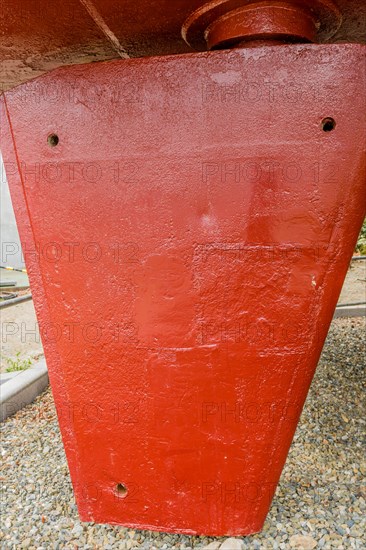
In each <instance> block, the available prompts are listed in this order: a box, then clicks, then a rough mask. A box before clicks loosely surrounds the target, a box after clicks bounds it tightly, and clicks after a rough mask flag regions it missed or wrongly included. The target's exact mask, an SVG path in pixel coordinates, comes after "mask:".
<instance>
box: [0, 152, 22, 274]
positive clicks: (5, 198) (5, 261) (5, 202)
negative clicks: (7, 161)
mask: <svg viewBox="0 0 366 550" xmlns="http://www.w3.org/2000/svg"><path fill="white" fill-rule="evenodd" d="M0 222H1V223H0V245H1V251H0V256H1V257H0V265H2V266H4V265H9V266H12V267H16V268H23V267H24V260H23V256H22V251H21V246H20V239H19V233H18V229H17V225H16V221H15V216H14V210H13V205H12V202H11V198H10V193H9V187H8V182H7V179H6V174H5V168H4V164H3V159H2V156H1V153H0Z"/></svg>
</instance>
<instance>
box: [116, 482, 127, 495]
mask: <svg viewBox="0 0 366 550" xmlns="http://www.w3.org/2000/svg"><path fill="white" fill-rule="evenodd" d="M116 493H117V495H118V496H119V497H121V498H125V497H126V496H127V493H128V489H127V487H126V485H123V483H117V485H116Z"/></svg>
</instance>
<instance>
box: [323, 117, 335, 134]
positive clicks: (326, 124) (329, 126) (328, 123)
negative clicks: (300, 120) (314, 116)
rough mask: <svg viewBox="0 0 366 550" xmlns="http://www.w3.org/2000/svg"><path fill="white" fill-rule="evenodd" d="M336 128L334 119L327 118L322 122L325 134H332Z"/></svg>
mask: <svg viewBox="0 0 366 550" xmlns="http://www.w3.org/2000/svg"><path fill="white" fill-rule="evenodd" d="M335 127H336V121H335V120H334V118H330V117H327V118H324V119H323V120H322V128H323V132H331V131H332V130H334V128H335Z"/></svg>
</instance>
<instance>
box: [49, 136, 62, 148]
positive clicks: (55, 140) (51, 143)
mask: <svg viewBox="0 0 366 550" xmlns="http://www.w3.org/2000/svg"><path fill="white" fill-rule="evenodd" d="M59 141H60V140H59V137H58V135H57V134H50V135H49V136H48V138H47V142H48V145H49V146H50V147H56V145H58V142H59Z"/></svg>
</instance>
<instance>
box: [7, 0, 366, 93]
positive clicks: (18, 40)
mask: <svg viewBox="0 0 366 550" xmlns="http://www.w3.org/2000/svg"><path fill="white" fill-rule="evenodd" d="M304 2H305V0H302V3H304ZM218 3H220V4H222V3H224V4H229V3H230V4H233V0H215V1H212V2H210V4H211V5H214V4H218ZM234 3H235V0H234ZM246 3H248V0H240V2H239V1H236V4H237V6H239V5H243V4H246ZM296 3H297V4H299V0H296ZM306 3H307V4H309V5H314V6H318V5H319V4H321V3H322V4H330V3H334V4H335V5H336V6H337V7H338V9H339V11H340V13H341V21H340V26H339V28H338V30H337V31H336V33H335V34H334V35H332V36H331V37H329V35H322V36H320V37H319V41H320V42H321V43H323V42H329V41H330V42H354V43H357V42H361V43H365V42H366V40H365V37H366V2H365V1H364V0H332V2H330V0H321V1H320V0H306ZM205 4H207V1H206V0H154V1H151V0H138V1H137V0H123V2H118V1H117V0H63V1H62V2H51V1H50V0H1V9H0V61H1V68H0V76H1V78H0V86H1V87H2V88H3V89H9V88H11V87H14V86H15V85H16V84H18V83H20V82H25V81H27V80H29V79H30V78H34V77H35V76H38V75H40V74H41V73H42V72H44V71H49V70H50V69H52V68H55V67H58V66H60V65H67V64H71V63H87V62H90V61H93V62H94V61H97V60H102V59H111V58H117V57H119V56H120V55H122V56H124V53H123V52H125V54H127V55H129V56H130V57H142V56H153V55H167V54H177V53H178V54H179V53H185V52H189V51H191V49H190V48H189V46H188V45H187V44H186V43H185V41H184V40H183V38H182V24H183V22H184V21H185V20H186V19H187V18H188V17H189V16H190V15H191V14H192V13H193V12H195V11H196V10H198V9H200V8H202V7H203V6H204V5H205ZM321 19H322V20H323V19H324V14H322V17H321ZM190 43H191V42H190ZM198 48H199V49H202V50H205V49H206V44H205V42H204V41H203V42H201V44H200V45H198Z"/></svg>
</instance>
